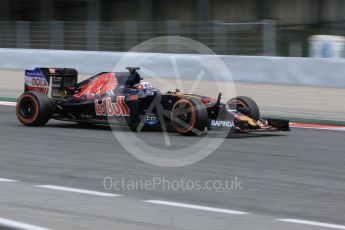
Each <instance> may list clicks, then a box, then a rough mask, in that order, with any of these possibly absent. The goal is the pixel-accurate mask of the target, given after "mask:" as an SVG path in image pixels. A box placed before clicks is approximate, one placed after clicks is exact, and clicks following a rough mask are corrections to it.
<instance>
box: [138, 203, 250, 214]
mask: <svg viewBox="0 0 345 230" xmlns="http://www.w3.org/2000/svg"><path fill="white" fill-rule="evenodd" d="M144 202H146V203H151V204H159V205H166V206H173V207H180V208H189V209H197V210H202V211H209V212H218V213H225V214H233V215H244V214H249V213H247V212H241V211H236V210H230V209H222V208H213V207H207V206H200V205H192V204H185V203H176V202H169V201H164V200H145V201H144Z"/></svg>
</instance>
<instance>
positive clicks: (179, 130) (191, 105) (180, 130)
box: [171, 100, 195, 133]
mask: <svg viewBox="0 0 345 230" xmlns="http://www.w3.org/2000/svg"><path fill="white" fill-rule="evenodd" d="M183 102H185V103H187V104H189V105H190V108H194V106H193V104H192V103H191V102H190V101H188V100H180V101H177V102H176V103H175V105H174V106H173V108H172V113H171V120H172V121H173V122H172V125H173V126H174V128H175V129H176V131H178V132H180V133H188V132H189V131H191V130H192V129H193V127H194V124H195V110H192V111H191V112H192V121H191V124H190V126H189V127H188V128H187V129H183V128H177V127H176V126H175V125H174V120H173V117H172V115H173V111H174V110H175V108H176V106H177V105H178V104H180V103H183Z"/></svg>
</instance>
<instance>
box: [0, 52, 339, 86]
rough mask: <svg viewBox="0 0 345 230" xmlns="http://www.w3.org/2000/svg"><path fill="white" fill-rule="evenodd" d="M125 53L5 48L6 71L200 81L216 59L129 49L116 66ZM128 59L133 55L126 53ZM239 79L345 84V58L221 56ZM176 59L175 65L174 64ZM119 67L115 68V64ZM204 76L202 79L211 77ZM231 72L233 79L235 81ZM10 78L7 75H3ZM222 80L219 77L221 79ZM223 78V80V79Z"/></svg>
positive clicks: (0, 60)
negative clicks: (136, 70)
mask: <svg viewBox="0 0 345 230" xmlns="http://www.w3.org/2000/svg"><path fill="white" fill-rule="evenodd" d="M125 54H126V53H119V52H91V51H67V50H33V49H0V68H1V69H32V68H34V67H73V68H76V69H77V70H78V71H79V72H80V73H88V74H95V73H98V72H103V71H113V70H116V71H123V70H124V68H125V67H126V66H139V67H141V68H142V69H141V73H142V75H143V77H155V76H159V77H173V76H176V68H175V69H174V68H173V66H178V68H177V69H178V74H179V75H180V76H181V77H182V78H185V79H195V78H196V77H197V76H198V73H199V69H200V65H202V64H207V63H212V60H213V59H214V58H215V56H212V55H186V54H154V53H130V54H128V53H127V55H129V57H130V58H129V59H127V60H128V62H127V63H125V64H123V65H121V66H116V64H117V63H118V61H119V60H120V59H121V58H122V57H123V56H124V55H125ZM127 57H128V56H127ZM219 57H220V58H221V60H222V61H223V62H224V63H225V65H226V67H227V68H228V69H229V70H230V72H231V75H232V78H233V79H234V80H235V81H245V82H257V83H276V84H292V85H310V86H326V87H341V88H345V59H316V58H287V57H255V56H219ZM174 62H175V64H174ZM115 66H116V68H115V69H114V67H115ZM211 75H212V74H210V73H207V72H206V74H205V76H204V78H203V79H212V78H214V76H211ZM231 75H229V80H231ZM1 77H5V76H1ZM216 78H217V77H216ZM219 80H224V79H219Z"/></svg>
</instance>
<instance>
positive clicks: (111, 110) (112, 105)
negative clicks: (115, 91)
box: [95, 96, 130, 116]
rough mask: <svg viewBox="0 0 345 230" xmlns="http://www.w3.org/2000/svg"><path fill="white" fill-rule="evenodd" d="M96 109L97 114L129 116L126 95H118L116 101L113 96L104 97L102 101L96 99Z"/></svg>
mask: <svg viewBox="0 0 345 230" xmlns="http://www.w3.org/2000/svg"><path fill="white" fill-rule="evenodd" d="M95 111H96V115H97V116H129V115H130V112H129V108H128V106H127V104H126V102H125V96H118V97H117V99H116V102H112V101H111V97H107V98H103V99H102V101H101V103H99V101H98V100H95Z"/></svg>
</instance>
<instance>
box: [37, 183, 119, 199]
mask: <svg viewBox="0 0 345 230" xmlns="http://www.w3.org/2000/svg"><path fill="white" fill-rule="evenodd" d="M36 187H39V188H47V189H53V190H59V191H65V192H74V193H82V194H89V195H94V196H106V197H116V196H121V195H119V194H114V193H105V192H97V191H91V190H84V189H77V188H69V187H62V186H56V185H36Z"/></svg>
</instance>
